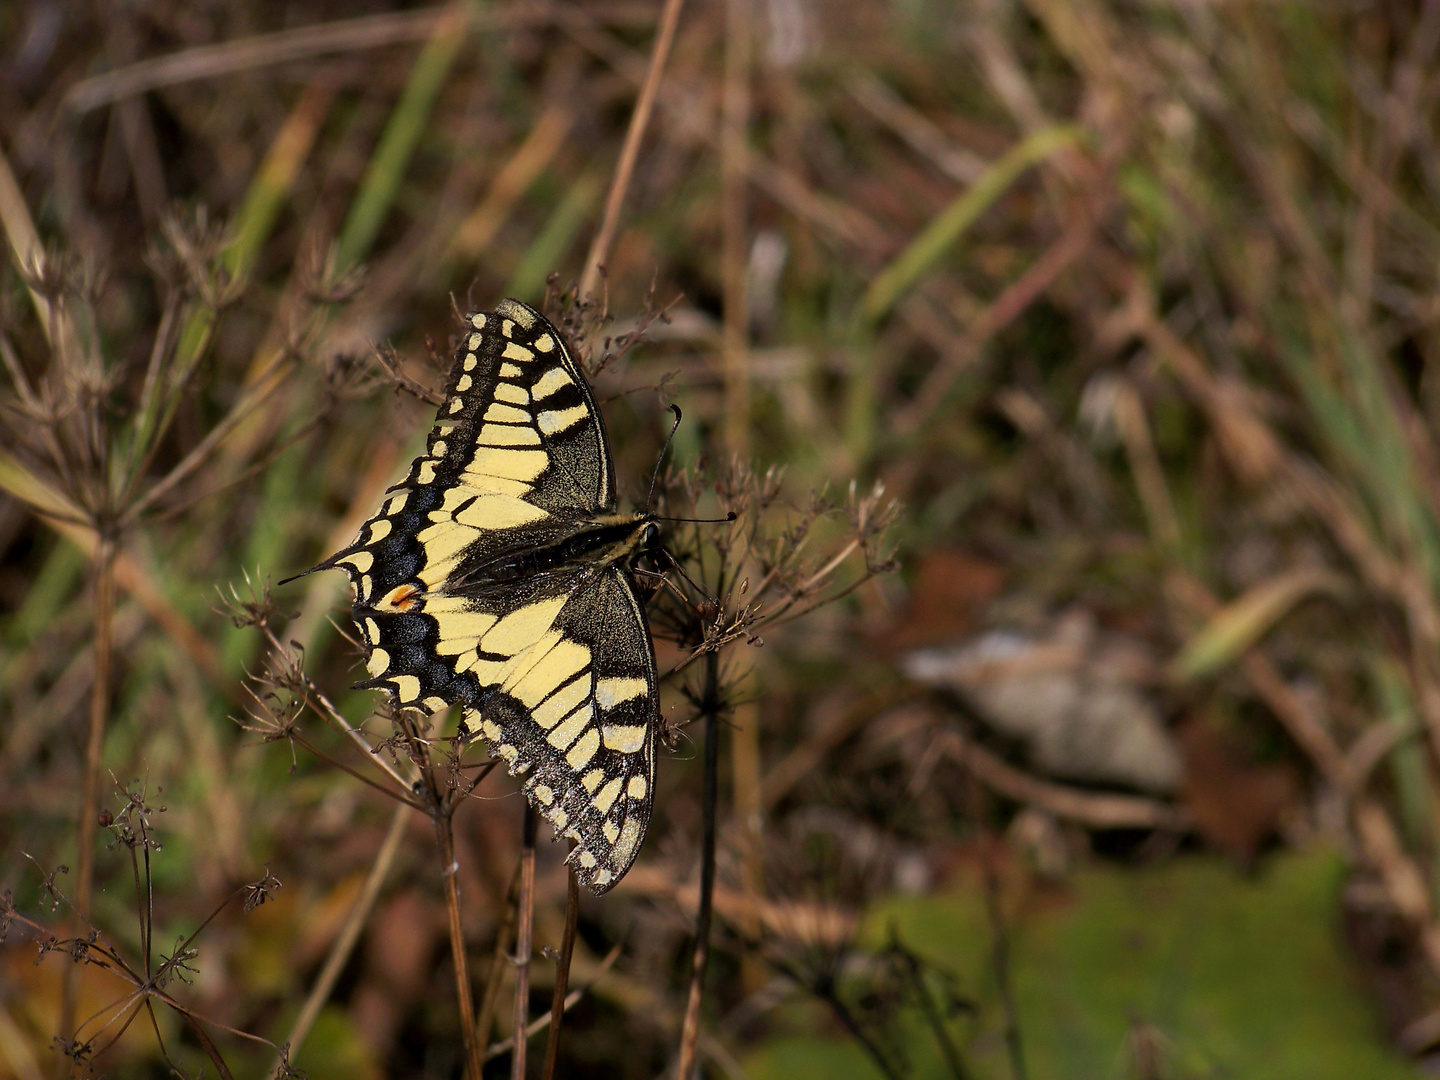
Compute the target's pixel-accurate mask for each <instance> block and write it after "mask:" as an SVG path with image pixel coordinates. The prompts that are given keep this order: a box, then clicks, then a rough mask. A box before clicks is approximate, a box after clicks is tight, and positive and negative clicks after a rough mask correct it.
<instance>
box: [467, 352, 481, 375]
mask: <svg viewBox="0 0 1440 1080" xmlns="http://www.w3.org/2000/svg"><path fill="white" fill-rule="evenodd" d="M479 362H480V361H479V360H477V359H476V357H475V354H474V353H473V352H472V353H466V354H465V370H466V371H474V370H475V365H476V364H478V363H479Z"/></svg>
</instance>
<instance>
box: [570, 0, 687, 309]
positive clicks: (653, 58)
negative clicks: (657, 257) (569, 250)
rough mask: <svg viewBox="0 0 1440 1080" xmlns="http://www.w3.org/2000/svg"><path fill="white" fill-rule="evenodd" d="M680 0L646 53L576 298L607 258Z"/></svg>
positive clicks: (669, 4) (586, 291) (587, 292)
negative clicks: (644, 67)
mask: <svg viewBox="0 0 1440 1080" xmlns="http://www.w3.org/2000/svg"><path fill="white" fill-rule="evenodd" d="M683 2H684V0H665V8H664V10H663V11H661V13H660V26H659V29H658V30H657V31H656V34H655V45H654V47H653V48H652V49H651V50H650V66H649V68H648V69H647V70H646V72H645V82H644V83H643V84H641V87H640V96H639V98H638V99H636V102H635V111H634V112H633V113H631V114H630V127H629V129H628V130H627V131H626V132H625V143H624V145H623V146H622V147H621V148H620V160H619V162H617V163H616V165H615V175H614V176H613V177H612V178H611V181H610V193H609V194H608V195H607V196H606V197H605V215H604V217H602V218H601V220H600V231H599V232H597V233H596V234H595V240H594V241H593V242H592V243H591V245H590V252H589V254H588V255H587V256H586V257H585V272H584V274H583V275H582V276H581V278H580V298H581V299H582V300H584V299H588V298H590V297H591V296H593V295H594V294H595V287H596V286H597V285H598V284H599V282H600V273H601V271H602V269H603V268H604V266H605V260H606V259H608V258H609V257H610V245H611V244H613V243H614V242H615V229H616V226H617V225H618V224H619V221H620V207H621V204H623V203H624V201H625V192H626V191H627V190H628V189H629V187H630V178H631V177H632V176H633V175H634V172H635V161H636V159H637V158H638V157H639V156H640V140H641V139H642V138H643V137H644V135H645V129H646V127H648V126H649V123H650V113H651V111H652V110H653V109H654V107H655V95H656V94H657V93H658V92H659V90H660V76H661V74H662V73H663V72H664V70H665V61H666V60H667V59H668V58H669V56H670V46H671V44H672V43H673V42H674V40H675V27H676V26H677V25H678V24H679V22H680V7H681V4H682V3H683Z"/></svg>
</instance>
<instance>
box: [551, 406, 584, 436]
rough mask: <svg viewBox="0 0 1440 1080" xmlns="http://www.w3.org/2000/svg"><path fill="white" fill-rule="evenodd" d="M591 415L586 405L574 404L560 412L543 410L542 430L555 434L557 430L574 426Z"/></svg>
mask: <svg viewBox="0 0 1440 1080" xmlns="http://www.w3.org/2000/svg"><path fill="white" fill-rule="evenodd" d="M589 415H590V410H589V409H587V408H586V407H585V406H584V405H572V406H571V407H570V408H568V409H561V410H559V411H558V412H542V413H541V414H540V416H539V423H540V430H541V431H543V432H544V433H545V434H546V435H553V434H555V432H557V431H564V430H566V429H567V428H572V427H574V426H575V425H576V424H578V423H580V421H581V420H584V419H585V418H586V417H587V416H589Z"/></svg>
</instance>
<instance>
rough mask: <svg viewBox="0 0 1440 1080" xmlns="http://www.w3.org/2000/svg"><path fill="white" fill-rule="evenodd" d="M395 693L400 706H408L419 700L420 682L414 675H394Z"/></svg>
mask: <svg viewBox="0 0 1440 1080" xmlns="http://www.w3.org/2000/svg"><path fill="white" fill-rule="evenodd" d="M394 682H395V693H396V694H397V695H398V696H399V698H400V704H402V705H409V704H411V703H412V702H415V701H418V700H419V698H420V680H419V679H417V678H416V677H415V676H414V675H396V676H395V679H394Z"/></svg>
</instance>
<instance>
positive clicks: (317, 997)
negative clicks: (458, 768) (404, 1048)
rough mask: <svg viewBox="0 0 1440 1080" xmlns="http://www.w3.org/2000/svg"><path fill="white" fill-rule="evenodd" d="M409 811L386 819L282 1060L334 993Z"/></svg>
mask: <svg viewBox="0 0 1440 1080" xmlns="http://www.w3.org/2000/svg"><path fill="white" fill-rule="evenodd" d="M409 810H410V808H409V807H408V806H406V805H405V804H404V803H400V804H397V805H396V807H395V816H394V817H392V818H391V819H390V831H389V832H388V833H386V834H385V842H384V843H383V844H381V845H380V851H379V852H378V853H377V854H376V856H375V863H374V865H373V866H371V867H370V876H369V877H367V878H366V879H365V884H364V886H363V887H362V888H361V890H360V896H359V897H358V898H357V899H356V901H355V906H354V907H352V908H351V909H350V914H349V915H348V916H347V917H346V919H345V926H344V927H343V928H342V929H341V931H340V936H339V937H337V938H336V939H335V943H334V944H333V945H331V946H330V955H329V956H327V957H326V958H325V966H324V967H322V968H321V969H320V974H319V975H318V976H317V977H316V979H315V985H314V986H312V987H311V988H310V996H309V997H307V998H306V999H305V1004H304V1005H303V1006H302V1007H301V1009H300V1015H299V1016H297V1017H296V1018H295V1023H294V1024H292V1025H291V1027H290V1033H289V1034H288V1035H286V1036H285V1044H284V1045H285V1046H286V1048H287V1052H286V1058H287V1059H288V1060H290V1061H293V1060H294V1059H295V1057H296V1055H298V1054H299V1053H300V1047H301V1046H302V1045H304V1043H305V1037H306V1036H307V1035H309V1034H310V1028H311V1027H312V1026H313V1025H314V1023H315V1018H316V1017H317V1016H319V1015H320V1010H321V1008H323V1007H324V1005H325V1002H327V1001H328V1000H330V992H331V991H332V990H334V989H335V980H336V979H338V978H339V977H340V972H341V971H342V970H343V969H344V967H345V965H346V963H347V962H349V960H350V954H351V953H352V952H353V951H354V949H355V943H356V942H357V941H359V940H360V931H361V930H363V929H364V928H365V921H366V920H367V919H368V918H369V917H370V912H371V910H372V909H373V908H374V907H375V901H376V899H377V898H378V897H379V896H380V888H381V886H383V885H384V884H385V878H386V876H387V875H388V874H389V873H390V868H391V867H392V866H394V865H395V857H396V855H398V854H399V852H400V841H401V840H402V839H404V837H405V824H406V822H407V821H408V820H409V816H410V814H409ZM284 1064H285V1061H284V1060H282V1061H281V1062H279V1063H277V1065H276V1067H275V1070H274V1071H273V1072H272V1073H271V1076H272V1077H276V1078H278V1077H280V1076H281V1075H282V1072H281V1070H282V1068H283V1066H284Z"/></svg>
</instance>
